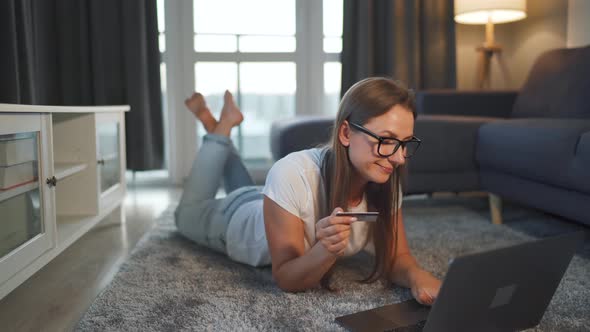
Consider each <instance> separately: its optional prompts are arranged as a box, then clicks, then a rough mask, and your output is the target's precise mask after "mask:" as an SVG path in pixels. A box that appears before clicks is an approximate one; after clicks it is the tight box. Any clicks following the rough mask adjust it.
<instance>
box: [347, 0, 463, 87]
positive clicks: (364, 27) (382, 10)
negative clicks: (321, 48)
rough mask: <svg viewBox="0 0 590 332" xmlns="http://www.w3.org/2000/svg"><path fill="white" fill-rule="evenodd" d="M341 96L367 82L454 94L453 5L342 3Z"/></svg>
mask: <svg viewBox="0 0 590 332" xmlns="http://www.w3.org/2000/svg"><path fill="white" fill-rule="evenodd" d="M342 43H343V45H342V58H341V60H342V90H341V91H342V92H341V93H342V94H344V93H345V92H346V90H348V88H349V87H350V86H352V85H353V84H354V83H355V82H357V81H359V80H361V79H363V78H366V77H369V76H387V77H393V78H395V79H399V80H401V81H403V82H404V83H406V84H407V85H408V86H409V87H411V88H413V89H426V88H455V86H456V69H455V67H456V66H455V22H454V20H453V0H363V1H357V0H344V31H343V42H342Z"/></svg>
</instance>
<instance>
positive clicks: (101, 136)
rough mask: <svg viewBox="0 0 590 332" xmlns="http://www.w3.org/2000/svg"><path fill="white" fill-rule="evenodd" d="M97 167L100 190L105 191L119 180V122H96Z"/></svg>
mask: <svg viewBox="0 0 590 332" xmlns="http://www.w3.org/2000/svg"><path fill="white" fill-rule="evenodd" d="M97 135H98V167H99V174H100V192H101V194H103V193H105V192H106V191H108V190H109V189H111V188H113V187H115V186H117V185H118V184H119V183H120V182H121V152H120V150H119V135H120V127H119V122H117V121H109V122H102V123H98V124H97Z"/></svg>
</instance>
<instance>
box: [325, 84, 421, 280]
mask: <svg viewBox="0 0 590 332" xmlns="http://www.w3.org/2000/svg"><path fill="white" fill-rule="evenodd" d="M395 105H401V106H404V107H405V108H407V109H408V110H410V111H411V112H412V114H413V115H414V118H416V107H415V102H414V94H413V93H412V91H411V90H408V89H407V88H406V87H405V86H404V85H403V84H401V83H400V82H398V81H394V80H392V79H388V78H383V77H372V78H367V79H364V80H362V81H359V82H357V83H356V84H355V85H353V86H352V87H351V88H350V89H349V90H348V91H347V92H346V94H344V96H343V97H342V100H341V102H340V106H339V108H338V114H337V116H336V120H335V122H334V128H333V129H332V138H331V140H330V142H329V143H328V144H327V146H325V150H324V157H323V162H322V169H321V173H322V177H323V179H324V185H325V188H326V199H327V203H328V204H327V206H326V207H325V208H326V210H324V214H325V215H329V214H330V213H331V211H333V210H334V209H335V208H336V207H342V208H343V209H346V208H347V207H348V200H349V194H350V187H351V179H352V176H353V166H352V164H351V162H350V159H349V156H348V148H347V147H345V146H344V145H342V144H341V143H340V140H339V139H338V132H339V130H340V127H341V126H342V124H343V123H344V121H345V120H347V121H349V122H355V123H358V124H361V125H364V124H365V123H367V122H368V121H369V119H371V118H374V117H377V116H379V115H382V114H384V113H386V112H387V111H389V110H390V109H391V108H392V107H393V106H395ZM404 172H405V169H404V166H399V167H397V168H396V170H395V171H394V173H393V174H392V176H390V178H389V180H387V182H385V183H383V184H378V183H373V182H369V183H368V184H367V186H366V189H365V195H366V198H367V208H368V209H369V210H371V211H379V218H378V220H377V222H376V223H375V225H371V231H370V232H369V234H372V237H373V242H374V244H375V264H374V266H373V270H372V272H371V273H370V274H369V275H368V276H367V277H366V278H365V279H364V280H362V282H374V281H376V280H378V279H381V278H388V279H389V277H390V271H391V267H392V266H393V264H394V259H393V257H395V252H393V250H395V249H392V248H396V247H397V237H398V236H397V235H398V231H397V211H398V203H399V200H400V197H399V194H398V193H399V192H400V181H401V176H402V174H404ZM392 217H393V219H392ZM392 220H393V222H392ZM331 274H332V270H330V271H328V273H326V275H325V276H324V277H323V278H322V281H321V285H322V286H323V287H325V288H327V289H331V288H330V286H329V281H330V276H331Z"/></svg>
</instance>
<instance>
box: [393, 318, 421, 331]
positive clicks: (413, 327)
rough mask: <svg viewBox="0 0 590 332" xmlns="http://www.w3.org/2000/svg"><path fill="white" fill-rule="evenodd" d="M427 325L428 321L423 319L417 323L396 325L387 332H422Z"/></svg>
mask: <svg viewBox="0 0 590 332" xmlns="http://www.w3.org/2000/svg"><path fill="white" fill-rule="evenodd" d="M425 325H426V321H425V320H423V321H421V322H418V323H416V324H415V325H410V326H404V327H396V328H394V329H391V330H387V332H422V330H423V329H424V326H425Z"/></svg>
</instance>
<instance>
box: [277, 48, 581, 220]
mask: <svg viewBox="0 0 590 332" xmlns="http://www.w3.org/2000/svg"><path fill="white" fill-rule="evenodd" d="M416 97H417V99H416V102H417V110H418V113H419V116H418V119H417V120H416V125H415V130H414V131H415V135H416V136H418V137H420V138H421V139H422V141H423V143H422V145H421V147H420V151H418V153H417V154H416V155H415V156H414V157H413V158H412V159H411V160H410V161H409V167H408V168H409V176H408V177H407V184H406V186H405V191H406V192H407V193H410V194H412V193H431V192H438V191H453V192H462V191H473V190H478V191H479V190H483V191H487V192H489V193H491V194H492V195H491V197H492V199H491V200H490V201H491V202H493V203H494V204H493V206H492V215H493V216H494V215H495V216H496V218H498V216H499V202H501V198H506V199H509V200H511V201H515V202H518V203H521V204H523V205H526V206H530V207H534V208H537V209H540V210H542V211H545V212H549V213H552V214H556V215H559V216H562V217H565V218H569V219H572V220H575V221H578V222H581V223H585V224H587V225H590V208H588V207H589V206H590V47H584V48H575V49H558V50H552V51H549V52H546V53H544V54H542V55H541V56H540V57H539V58H538V59H537V61H536V62H535V64H534V65H533V67H532V69H531V71H530V73H529V77H528V78H527V81H526V82H525V84H524V85H523V87H522V89H521V90H520V91H518V92H516V91H457V90H437V91H420V92H418V93H417V96H416ZM332 121H333V118H327V117H319V118H318V117H306V118H296V119H290V120H284V121H280V122H277V123H275V124H273V127H272V129H271V149H272V153H273V157H274V158H275V159H279V158H281V157H282V156H284V155H286V154H288V153H290V152H292V151H296V150H300V149H304V148H309V147H311V146H314V145H317V144H319V143H322V142H325V141H326V140H327V139H328V137H329V135H330V133H331V131H330V126H331V125H332Z"/></svg>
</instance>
